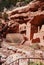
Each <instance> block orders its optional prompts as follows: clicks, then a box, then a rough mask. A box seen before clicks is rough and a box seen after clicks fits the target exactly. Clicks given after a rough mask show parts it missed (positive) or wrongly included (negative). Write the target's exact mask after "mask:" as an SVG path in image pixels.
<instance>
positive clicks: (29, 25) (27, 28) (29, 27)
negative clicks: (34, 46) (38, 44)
mask: <svg viewBox="0 0 44 65" xmlns="http://www.w3.org/2000/svg"><path fill="white" fill-rule="evenodd" d="M30 33H31V23H29V22H27V26H26V37H27V38H28V40H30Z"/></svg>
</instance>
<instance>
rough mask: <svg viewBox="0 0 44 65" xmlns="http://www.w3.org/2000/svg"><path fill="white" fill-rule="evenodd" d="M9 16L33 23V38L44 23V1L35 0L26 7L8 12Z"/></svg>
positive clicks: (16, 19) (15, 19) (17, 20)
mask: <svg viewBox="0 0 44 65" xmlns="http://www.w3.org/2000/svg"><path fill="white" fill-rule="evenodd" d="M7 13H8V14H9V18H10V19H12V20H14V21H15V22H18V23H19V24H22V23H27V22H30V23H31V39H32V38H33V34H34V33H36V32H37V31H38V26H40V28H41V26H42V25H43V24H44V1H43V0H34V1H32V2H30V3H29V4H28V5H26V6H24V7H19V8H16V9H14V10H12V11H9V12H7Z"/></svg>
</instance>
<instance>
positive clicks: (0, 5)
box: [0, 0, 32, 11]
mask: <svg viewBox="0 0 44 65" xmlns="http://www.w3.org/2000/svg"><path fill="white" fill-rule="evenodd" d="M22 1H24V2H25V3H26V4H27V3H29V2H30V1H32V0H2V1H1V2H0V11H1V10H3V9H4V7H6V8H10V7H11V5H14V6H15V5H16V3H17V2H22Z"/></svg>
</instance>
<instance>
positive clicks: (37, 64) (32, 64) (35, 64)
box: [28, 61, 44, 65]
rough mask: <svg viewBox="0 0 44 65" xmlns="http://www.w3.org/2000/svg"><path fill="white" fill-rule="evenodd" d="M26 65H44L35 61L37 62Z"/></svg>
mask: <svg viewBox="0 0 44 65" xmlns="http://www.w3.org/2000/svg"><path fill="white" fill-rule="evenodd" d="M28 65H44V63H42V62H40V61H37V62H32V61H31V62H28Z"/></svg>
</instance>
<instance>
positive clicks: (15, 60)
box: [8, 57, 44, 65]
mask: <svg viewBox="0 0 44 65" xmlns="http://www.w3.org/2000/svg"><path fill="white" fill-rule="evenodd" d="M20 59H39V60H44V58H31V57H30V58H19V59H17V60H15V61H18V63H19V60H20ZM15 61H13V62H15ZM13 62H11V63H13ZM11 63H9V64H8V65H10V64H11ZM18 65H19V64H18Z"/></svg>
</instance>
